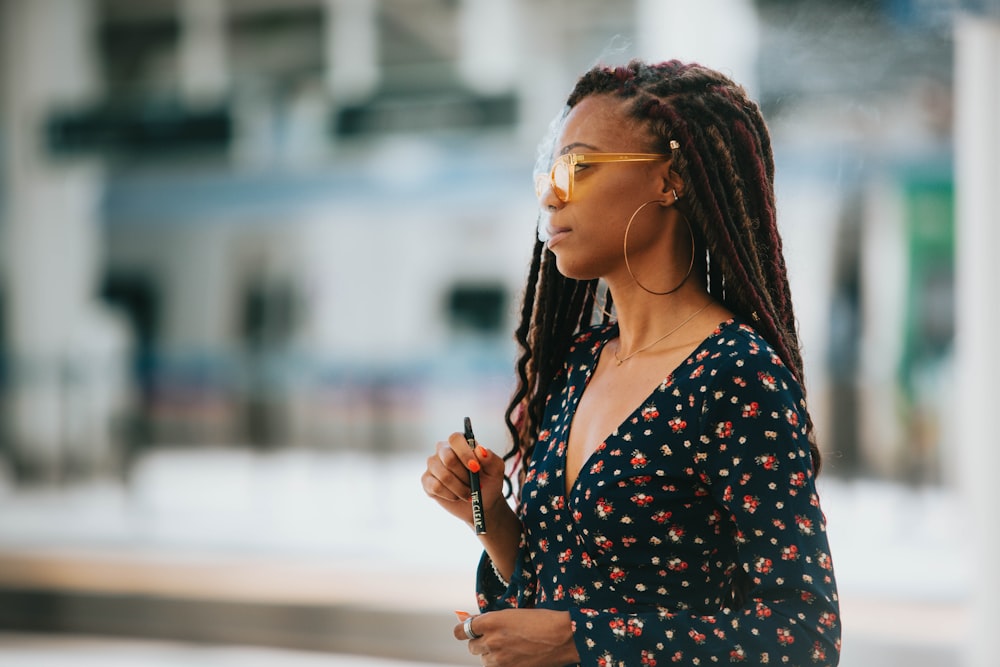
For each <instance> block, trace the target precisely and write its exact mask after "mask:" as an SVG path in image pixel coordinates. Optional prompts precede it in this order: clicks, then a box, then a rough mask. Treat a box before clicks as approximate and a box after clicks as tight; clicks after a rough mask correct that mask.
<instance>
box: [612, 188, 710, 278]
mask: <svg viewBox="0 0 1000 667" xmlns="http://www.w3.org/2000/svg"><path fill="white" fill-rule="evenodd" d="M660 203H663V202H662V201H661V200H659V199H650V200H649V201H648V202H645V203H643V204H640V205H639V208H637V209H635V211H633V213H632V216H631V217H630V218H629V219H628V224H626V225H625V239H624V240H623V241H622V246H623V247H622V253H623V254H624V255H625V270H626V271H628V274H629V275H630V276H632V280H634V281H635V284H636V285H638V286H639V287H641V288H642V289H643V290H645V291H646V292H649V293H650V294H652V295H654V296H666V295H667V294H673V293H674V292H676V291H677V290H679V289H680V288H681V287H683V286H684V283H686V282H687V279H688V278H689V277H690V276H691V271H692V270H693V269H694V253H695V248H694V230H693V229H691V223H690V222H688V219H687V218H686V217H685V218H684V222H685V223H686V224H687V226H688V233H689V234H691V263H690V264H689V265H688V270H687V273H685V274H684V277H683V278H681V281H680V282H679V283H677V286H676V287H674V288H672V289H668V290H667V291H666V292H657V291H654V290H651V289H649V288H648V287H646V286H645V285H643V284H642V283H641V282H639V279H638V278H636V277H635V273H634V272H633V271H632V266H631V265H630V264H629V261H628V232H629V229H631V228H632V222H633V221H634V220H635V216H637V215H639V211H641V210H642V209H644V208H646V207H647V206H649V205H650V204H660ZM682 217H683V216H682Z"/></svg>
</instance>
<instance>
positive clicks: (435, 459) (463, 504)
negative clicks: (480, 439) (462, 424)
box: [421, 433, 510, 530]
mask: <svg viewBox="0 0 1000 667" xmlns="http://www.w3.org/2000/svg"><path fill="white" fill-rule="evenodd" d="M475 467H478V468H479V484H480V488H481V490H482V499H483V507H484V510H485V511H484V514H486V520H487V530H488V529H489V523H490V517H491V514H494V512H495V511H496V510H498V509H499V510H506V513H508V514H509V513H510V509H509V507H508V506H507V503H506V501H505V500H504V497H503V474H504V463H503V459H502V458H501V457H499V456H497V455H496V454H494V453H493V452H491V451H490V450H488V449H486V448H485V447H483V446H481V445H480V446H478V447H476V449H475V450H472V449H470V448H469V444H468V442H466V440H465V436H464V435H462V434H461V433H452V434H451V436H449V438H448V441H447V442H439V443H437V447H436V448H435V451H434V453H433V454H432V455H431V456H429V457H428V458H427V469H426V470H425V471H424V474H423V475H422V477H421V483H422V484H423V487H424V493H426V494H427V495H428V496H430V497H431V498H433V499H434V500H435V501H436V502H437V504H438V505H440V506H441V507H443V508H445V509H446V510H447V511H448V512H450V513H451V514H453V515H454V516H456V517H458V518H459V519H461V520H462V521H464V522H465V523H467V524H469V525H470V526H471V525H472V504H471V503H470V502H469V501H470V499H471V497H472V491H471V488H470V487H469V470H470V468H475ZM491 510H494V512H491ZM494 516H495V514H494Z"/></svg>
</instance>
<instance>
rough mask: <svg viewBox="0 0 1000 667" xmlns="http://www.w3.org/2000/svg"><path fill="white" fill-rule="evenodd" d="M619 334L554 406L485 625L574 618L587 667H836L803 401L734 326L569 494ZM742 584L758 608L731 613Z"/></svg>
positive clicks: (599, 332) (482, 572) (581, 365)
mask: <svg viewBox="0 0 1000 667" xmlns="http://www.w3.org/2000/svg"><path fill="white" fill-rule="evenodd" d="M615 336H617V325H615V324H611V325H604V326H602V327H596V328H594V329H590V330H588V331H586V332H584V333H582V334H580V335H579V336H578V337H577V338H576V339H575V341H574V343H573V346H572V347H571V348H570V352H569V355H568V357H567V362H566V365H565V367H564V369H563V371H562V372H561V374H560V375H559V376H558V377H557V378H556V379H555V380H554V382H553V384H552V387H551V388H550V389H551V392H550V394H549V396H548V401H547V407H546V411H545V417H544V422H543V429H542V431H541V432H540V434H539V437H538V443H537V446H536V448H535V452H534V455H533V457H532V460H531V462H530V464H529V468H528V471H527V478H526V481H525V483H524V486H523V489H522V491H521V507H520V518H521V521H522V525H523V534H522V541H521V549H520V553H519V556H518V562H517V564H516V568H515V572H514V574H513V576H512V578H511V581H510V582H509V585H506V586H505V585H504V584H503V583H501V582H500V580H499V579H498V578H497V576H496V575H495V574H494V572H493V569H492V568H491V567H490V564H489V561H488V558H487V557H486V556H485V555H484V557H483V561H482V563H481V564H480V569H479V575H478V578H477V579H478V581H477V592H478V599H479V606H480V608H481V610H482V611H491V610H496V609H505V608H511V607H520V608H529V607H535V608H546V609H557V610H567V611H569V612H570V616H571V619H572V623H573V633H574V641H575V643H576V647H577V649H578V651H579V653H580V657H581V663H580V664H582V665H587V666H600V667H611V666H612V665H616V666H617V665H627V666H628V667H633V666H638V665H649V666H655V665H661V666H662V665H667V664H675V663H679V664H684V665H709V664H719V663H721V664H731V663H740V662H743V663H746V664H754V665H756V664H775V665H812V664H819V665H836V664H837V662H838V656H839V651H840V619H839V609H838V602H837V591H836V583H835V580H834V574H833V566H832V563H831V560H830V550H829V546H828V543H827V538H826V526H825V520H824V516H823V513H822V511H821V510H820V504H819V499H818V497H817V495H816V489H815V486H814V482H813V473H812V463H811V457H810V454H809V443H808V441H807V439H806V412H805V402H804V400H803V397H802V393H801V390H800V387H799V385H798V383H797V382H796V381H795V379H794V378H793V376H792V374H791V373H790V372H789V370H788V368H787V367H786V366H785V365H784V364H782V362H781V360H780V359H779V358H778V356H777V355H776V354H775V353H774V351H773V350H772V349H771V348H770V346H769V345H768V344H767V343H766V342H765V341H764V339H763V338H761V337H760V336H759V335H758V334H757V333H756V332H755V331H754V330H753V329H752V328H751V327H750V326H748V325H746V324H744V323H741V322H739V321H735V320H731V321H729V322H726V323H724V324H722V325H720V327H719V328H718V329H717V330H716V331H715V332H714V333H713V334H712V335H711V336H709V337H708V338H707V339H706V340H705V341H703V342H702V344H701V345H700V346H699V347H698V348H697V349H696V350H695V351H694V352H692V354H691V355H690V356H689V357H688V358H687V359H686V360H685V361H684V362H682V363H681V364H680V366H678V368H677V369H676V370H675V371H674V372H673V373H672V374H671V375H669V376H668V377H666V378H665V379H664V380H663V382H662V383H661V384H660V385H659V387H657V388H656V389H655V390H654V391H653V393H652V394H651V395H650V396H649V397H648V398H647V399H646V400H645V401H644V402H643V403H642V404H641V405H639V406H637V407H636V409H635V411H634V412H633V413H632V414H631V415H630V416H629V417H628V418H627V419H626V420H625V421H624V422H623V423H622V424H621V425H619V427H618V428H617V429H616V430H615V431H614V432H613V433H612V434H611V435H610V436H609V437H608V438H607V439H606V440H605V441H604V442H603V443H601V444H600V445H599V446H598V447H597V451H595V452H594V453H593V454H592V455H591V457H590V458H589V459H588V460H587V461H586V462H585V463H584V466H583V468H582V469H581V470H580V474H579V476H578V478H577V480H576V483H575V484H574V485H573V487H572V489H571V490H570V491H569V493H568V494H567V493H566V484H565V480H564V477H563V474H564V470H565V461H566V444H567V440H568V436H569V428H570V425H571V423H572V420H573V416H574V414H575V413H576V408H577V405H578V404H579V401H580V396H581V395H582V394H583V392H584V391H585V389H586V386H587V382H588V380H589V379H590V376H591V374H592V373H593V371H594V369H595V368H596V366H597V361H598V359H599V356H600V354H601V350H602V349H603V348H604V346H605V344H606V343H607V342H608V341H609V340H611V339H613V338H614V337H615ZM737 570H742V571H743V573H745V574H744V575H743V578H744V579H745V580H748V582H749V594H748V595H747V596H746V600H745V602H744V603H743V604H742V606H740V607H739V608H736V609H733V608H731V606H732V605H731V602H730V600H731V596H730V592H731V591H732V588H733V580H734V577H735V576H737V575H738V572H737Z"/></svg>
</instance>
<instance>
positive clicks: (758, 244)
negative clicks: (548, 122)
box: [505, 60, 820, 481]
mask: <svg viewBox="0 0 1000 667" xmlns="http://www.w3.org/2000/svg"><path fill="white" fill-rule="evenodd" d="M591 95H610V96H614V97H617V98H619V99H622V100H626V101H628V102H629V104H628V106H627V108H628V109H629V113H630V114H631V116H632V117H633V118H634V119H635V120H636V121H638V122H639V123H640V124H641V125H642V126H644V127H646V128H647V129H648V132H649V137H650V140H651V141H652V149H653V150H654V151H655V152H659V153H671V154H672V157H673V165H672V167H673V169H674V171H676V172H677V173H678V174H679V175H680V177H681V178H682V179H683V182H684V185H685V189H684V197H683V198H682V199H680V200H679V201H678V202H677V206H678V207H679V210H680V211H681V213H683V215H684V216H685V217H686V218H687V220H688V222H689V223H690V225H691V229H692V232H693V234H694V236H695V246H696V254H695V256H696V257H707V261H706V266H701V267H700V269H699V270H700V272H701V277H702V278H703V279H704V282H705V284H706V285H707V286H708V288H709V291H710V292H711V294H712V296H713V297H714V298H715V299H717V300H719V301H720V302H721V303H722V304H723V305H725V306H726V307H727V308H728V309H729V310H731V311H732V312H733V313H735V314H736V315H737V316H738V317H740V318H742V319H745V320H747V321H750V322H752V323H753V325H754V328H755V329H756V330H757V331H758V333H760V334H761V335H762V336H763V337H764V339H765V340H767V342H768V343H770V345H771V346H772V347H773V348H774V350H775V351H776V353H777V354H778V356H779V357H780V358H781V360H782V362H783V363H784V364H785V365H786V366H787V367H788V368H789V369H790V370H791V372H792V374H793V375H794V376H795V378H796V379H797V380H798V382H799V383H800V384H801V385H803V391H804V385H805V383H804V376H803V368H802V356H801V353H800V351H799V341H798V335H797V333H796V326H795V315H794V312H793V310H792V300H791V293H790V290H789V284H788V275H787V271H786V268H785V261H784V258H783V256H782V249H781V237H780V235H779V234H778V228H777V224H776V219H775V201H774V158H773V156H772V154H771V142H770V137H769V134H768V130H767V127H766V125H765V123H764V119H763V117H762V116H761V113H760V109H759V107H758V106H757V105H756V104H755V103H754V102H753V101H751V100H750V99H749V98H748V96H747V94H746V91H745V90H744V89H743V87H742V86H740V85H738V84H736V83H734V82H733V81H732V80H731V79H729V78H727V77H726V76H724V75H722V74H720V73H719V72H716V71H714V70H711V69H708V68H706V67H703V66H700V65H697V64H685V63H682V62H679V61H677V60H671V61H669V62H665V63H660V64H655V65H653V64H646V63H643V62H640V61H635V60H633V61H632V62H630V63H629V64H628V65H627V66H623V67H614V68H612V67H604V66H598V67H595V68H593V69H591V70H590V71H589V72H587V73H586V74H584V75H583V76H582V77H581V78H580V79H579V80H578V81H577V83H576V87H575V88H574V89H573V91H572V93H571V94H570V96H569V99H568V101H567V107H566V112H568V111H569V109H572V108H573V107H574V106H575V105H576V104H577V103H579V102H580V101H581V100H583V99H584V98H586V97H589V96H591ZM672 139H673V140H676V141H677V142H679V144H680V147H679V148H678V149H676V150H671V149H670V147H669V146H670V141H671V140H672ZM549 159H551V156H549ZM596 289H597V281H596V280H588V281H578V280H573V279H569V278H566V277H564V276H562V274H560V273H559V271H558V270H557V269H556V262H555V257H554V255H553V254H552V252H551V251H549V250H547V249H546V248H545V247H544V244H543V243H541V242H539V241H536V243H535V248H534V255H533V258H532V262H531V266H530V270H529V275H528V279H527V284H526V287H525V290H524V299H523V302H522V306H521V321H520V325H519V326H518V328H517V331H516V334H515V338H516V340H517V343H518V345H519V347H520V356H519V358H518V360H517V364H516V372H517V378H518V384H517V388H516V390H515V391H514V393H513V395H512V397H511V401H510V405H509V406H508V408H507V411H506V414H505V421H506V423H507V427H508V429H509V430H510V432H511V435H512V437H513V440H514V448H513V449H512V450H511V452H509V453H508V455H507V458H512V457H517V458H519V459H520V462H521V466H520V475H519V476H520V477H521V481H523V475H524V472H525V468H526V463H527V461H528V460H529V459H530V457H531V454H532V451H533V450H534V446H535V442H536V440H537V437H538V433H539V430H540V428H541V421H542V416H543V415H542V413H543V411H544V408H545V403H546V399H547V395H548V391H549V386H550V384H551V383H552V380H553V379H554V378H555V377H556V375H557V373H558V372H559V371H560V370H561V368H562V364H563V359H564V357H565V355H566V353H567V351H568V348H569V346H570V344H571V341H572V338H573V334H574V333H575V332H577V331H578V330H580V329H581V328H584V327H587V326H590V325H591V324H592V323H593V322H594V321H595V320H600V319H602V315H601V313H602V309H601V307H600V304H599V303H597V300H596V297H595V294H596ZM607 317H608V316H607V313H606V311H604V314H603V320H604V321H605V322H606V321H607ZM807 426H808V432H809V442H810V450H811V455H812V462H813V470H814V472H817V473H818V472H819V468H820V453H819V449H818V448H817V446H816V444H815V439H814V436H813V425H812V421H811V419H810V420H809V423H808V425H807Z"/></svg>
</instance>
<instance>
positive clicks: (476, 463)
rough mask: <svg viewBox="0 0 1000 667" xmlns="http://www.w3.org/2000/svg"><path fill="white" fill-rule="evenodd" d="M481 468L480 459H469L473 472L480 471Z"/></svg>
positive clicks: (470, 468)
mask: <svg viewBox="0 0 1000 667" xmlns="http://www.w3.org/2000/svg"><path fill="white" fill-rule="evenodd" d="M480 469H481V468H480V466H479V461H477V460H476V459H469V470H471V471H472V472H479V471H480Z"/></svg>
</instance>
